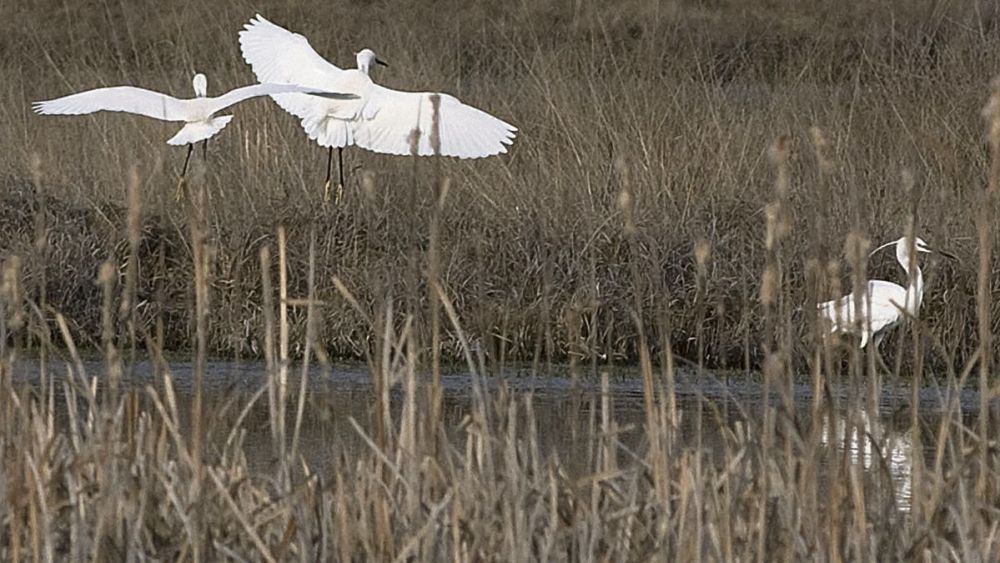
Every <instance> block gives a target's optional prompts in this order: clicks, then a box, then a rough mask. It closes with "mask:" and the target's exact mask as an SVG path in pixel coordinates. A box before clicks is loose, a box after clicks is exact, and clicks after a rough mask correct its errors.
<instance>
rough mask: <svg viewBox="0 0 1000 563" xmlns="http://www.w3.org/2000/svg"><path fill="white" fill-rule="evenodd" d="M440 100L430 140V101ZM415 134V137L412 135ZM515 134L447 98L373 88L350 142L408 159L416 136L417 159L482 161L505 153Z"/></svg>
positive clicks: (480, 111)
mask: <svg viewBox="0 0 1000 563" xmlns="http://www.w3.org/2000/svg"><path fill="white" fill-rule="evenodd" d="M435 97H437V98H438V99H439V100H440V103H439V108H438V124H437V127H438V128H437V136H436V139H435V135H434V106H433V101H434V98H435ZM415 131H416V133H415ZM516 132H517V128H515V127H514V126H513V125H510V124H509V123H506V122H504V121H501V120H500V119H497V118H496V117H493V116H492V115H490V114H488V113H486V112H485V111H482V110H479V109H476V108H474V107H472V106H468V105H465V104H463V103H462V102H460V101H458V100H457V99H456V98H455V97H453V96H449V95H448V94H432V93H429V92H400V91H398V90H391V89H389V88H385V87H382V86H378V85H374V86H373V88H372V89H371V90H370V91H369V93H368V95H367V96H366V102H365V106H364V109H363V110H362V115H361V119H359V120H357V121H356V122H355V126H354V142H355V144H357V145H358V146H360V147H363V148H366V149H368V150H371V151H375V152H380V153H387V154H396V155H409V154H414V153H413V150H412V149H413V146H412V140H413V138H414V134H416V140H417V146H416V149H417V150H416V154H417V155H420V156H430V155H433V154H435V152H436V151H435V147H434V146H433V145H434V142H435V141H438V142H440V148H439V151H437V152H438V154H441V155H443V156H454V157H458V158H482V157H486V156H493V155H495V154H500V153H506V152H507V146H508V145H510V144H511V143H513V142H514V134H515V133H516Z"/></svg>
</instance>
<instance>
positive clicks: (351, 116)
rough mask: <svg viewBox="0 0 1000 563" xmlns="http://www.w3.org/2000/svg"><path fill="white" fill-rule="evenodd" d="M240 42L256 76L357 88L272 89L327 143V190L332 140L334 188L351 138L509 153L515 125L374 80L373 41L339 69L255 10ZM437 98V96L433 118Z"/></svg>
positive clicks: (372, 144)
mask: <svg viewBox="0 0 1000 563" xmlns="http://www.w3.org/2000/svg"><path fill="white" fill-rule="evenodd" d="M240 50H241V51H242V53H243V58H244V59H245V60H246V62H247V63H249V64H250V66H251V67H252V68H253V72H254V74H256V75H257V79H258V80H260V81H261V82H277V83H288V84H301V85H303V86H312V87H314V88H320V89H323V90H329V91H336V92H347V93H352V94H357V96H358V99H355V100H346V101H345V100H330V99H326V100H322V99H316V98H310V97H308V96H303V95H300V94H276V95H272V96H271V97H272V98H273V99H274V101H275V102H277V103H278V105H279V106H281V108H282V109H284V110H285V111H287V112H288V113H291V114H292V115H294V116H296V117H298V118H299V119H301V121H302V128H303V129H305V131H306V133H307V134H308V135H309V138H310V139H312V140H314V141H316V142H317V143H318V144H319V145H320V146H323V147H328V148H329V153H328V154H327V175H326V184H325V186H324V190H325V192H326V194H329V188H330V169H331V167H332V160H333V149H334V148H336V149H337V152H338V161H339V162H340V186H338V193H339V190H340V189H343V183H344V171H343V153H342V151H343V148H344V147H347V146H350V145H357V146H359V147H362V148H365V149H368V150H370V151H373V152H378V153H386V154H395V155H410V154H417V155H419V156H430V155H435V154H440V155H443V156H452V157H458V158H482V157H487V156H493V155H496V154H500V153H506V152H507V146H508V145H510V144H511V143H513V142H514V135H515V133H516V132H517V128H515V127H514V126H512V125H510V124H508V123H505V122H504V121H501V120H500V119H497V118H496V117H493V116H492V115H490V114H488V113H486V112H484V111H482V110H479V109H476V108H474V107H472V106H468V105H465V104H463V103H462V102H460V101H458V99H456V98H455V97H453V96H449V95H448V94H435V93H432V92H400V91H397V90H391V89H389V88H385V87H383V86H379V85H378V84H375V83H374V82H373V81H372V79H371V78H370V77H369V76H368V71H369V70H370V68H371V67H372V65H375V64H382V65H385V63H383V62H382V61H380V60H379V59H378V57H376V56H375V53H374V52H372V51H371V50H370V49H363V50H361V51H359V52H358V53H356V58H357V68H356V69H346V70H345V69H341V68H338V67H336V66H334V65H333V64H331V63H329V62H328V61H326V60H325V59H324V58H323V57H321V56H320V55H319V54H318V53H316V51H315V50H313V48H312V47H311V46H310V45H309V41H307V40H306V38H305V37H303V36H301V35H299V34H297V33H292V32H291V31H288V30H287V29H284V28H282V27H279V26H277V25H275V24H273V23H271V22H269V21H267V20H266V19H264V18H263V17H261V16H260V15H259V14H258V15H257V16H256V18H253V19H251V20H250V23H248V24H247V25H246V26H244V30H243V31H241V32H240ZM385 66H388V65H385ZM435 104H439V105H438V111H437V113H438V120H437V123H434V114H435V108H434V105H435ZM435 126H436V127H437V130H436V131H434V130H433V129H434V127H435Z"/></svg>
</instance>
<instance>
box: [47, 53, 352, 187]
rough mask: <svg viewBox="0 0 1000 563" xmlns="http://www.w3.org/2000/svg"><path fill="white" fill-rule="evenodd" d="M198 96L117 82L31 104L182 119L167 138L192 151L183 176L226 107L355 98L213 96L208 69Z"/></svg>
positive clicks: (278, 87) (199, 77)
mask: <svg viewBox="0 0 1000 563" xmlns="http://www.w3.org/2000/svg"><path fill="white" fill-rule="evenodd" d="M192 85H193V86H194V94H195V97H194V98H188V99H180V98H175V97H173V96H169V95H167V94H161V93H160V92H153V91H152V90H146V89H145V88H136V87H134V86H113V87H110V88H97V89H95V90H87V91H85V92H79V93H76V94H70V95H68V96H63V97H62V98H56V99H54V100H48V101H44V102H35V103H33V104H32V107H33V108H34V110H35V112H36V113H39V114H41V115H83V114H88V113H94V112H98V111H120V112H125V113H134V114H136V115H143V116H146V117H152V118H153V119H159V120H161V121H178V122H183V123H184V127H181V130H180V131H178V132H177V134H176V135H174V136H173V137H171V138H170V139H168V140H167V144H168V145H187V146H188V150H187V156H186V157H185V158H184V167H183V169H182V170H181V178H183V177H184V175H185V174H186V173H187V167H188V161H190V160H191V152H192V151H193V150H194V145H195V143H197V142H199V141H204V143H205V144H204V150H205V151H206V152H207V149H208V139H210V138H211V137H213V136H214V135H215V134H216V133H218V132H219V131H222V129H223V128H224V127H225V126H226V125H228V124H229V121H230V120H232V119H233V116H231V115H221V116H218V117H214V114H215V113H217V112H219V111H222V110H223V109H225V108H227V107H229V106H231V105H234V104H237V103H239V102H242V101H244V100H248V99H250V98H255V97H258V96H269V95H273V94H287V93H290V92H296V93H301V94H304V95H305V94H309V95H316V96H321V97H323V98H327V99H341V100H347V99H352V98H356V97H357V96H355V95H352V94H335V93H329V92H325V91H322V90H317V89H316V88H306V87H302V86H298V85H293V84H253V85H251V86H243V87H242V88H237V89H235V90H231V91H229V92H227V93H225V94H223V95H221V96H217V97H208V79H207V78H205V75H204V74H201V73H198V74H195V75H194V80H192Z"/></svg>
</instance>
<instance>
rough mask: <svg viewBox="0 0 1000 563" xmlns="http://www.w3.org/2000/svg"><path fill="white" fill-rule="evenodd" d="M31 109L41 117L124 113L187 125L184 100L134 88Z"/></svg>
mask: <svg viewBox="0 0 1000 563" xmlns="http://www.w3.org/2000/svg"><path fill="white" fill-rule="evenodd" d="M32 107H33V108H34V110H35V112H37V113H40V114H42V115H82V114H86V113H94V112H97V111H121V112H126V113H134V114H137V115H144V116H146V117H152V118H154V119H161V120H163V121H185V119H186V118H187V114H186V111H185V104H184V101H183V100H179V99H177V98H175V97H173V96H168V95H166V94H161V93H159V92H153V91H151V90H146V89H145V88H136V87H134V86H114V87H111V88H98V89H96V90H87V91H86V92H79V93H77V94H70V95H69V96H63V97H62V98H56V99H54V100H48V101H44V102H35V103H34V104H32Z"/></svg>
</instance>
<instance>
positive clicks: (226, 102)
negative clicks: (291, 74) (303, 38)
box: [211, 84, 357, 113]
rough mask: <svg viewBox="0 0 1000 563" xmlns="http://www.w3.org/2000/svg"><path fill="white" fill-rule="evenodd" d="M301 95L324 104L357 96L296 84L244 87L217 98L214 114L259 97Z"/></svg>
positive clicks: (213, 105)
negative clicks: (326, 101)
mask: <svg viewBox="0 0 1000 563" xmlns="http://www.w3.org/2000/svg"><path fill="white" fill-rule="evenodd" d="M288 93H301V94H303V95H306V96H308V97H311V98H315V100H317V101H318V102H320V103H322V102H323V101H325V100H353V99H356V98H357V96H356V95H354V94H341V93H339V92H326V91H321V90H319V89H316V88H308V87H305V86H297V85H295V84H252V85H250V86H243V87H241V88H237V89H235V90H230V91H229V92H227V93H225V94H223V95H221V96H219V97H217V98H211V100H212V110H211V111H212V113H215V112H217V111H219V110H222V109H225V108H227V107H229V106H231V105H234V104H238V103H240V102H242V101H244V100H249V99H250V98H256V97H258V96H273V95H275V94H288Z"/></svg>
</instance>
